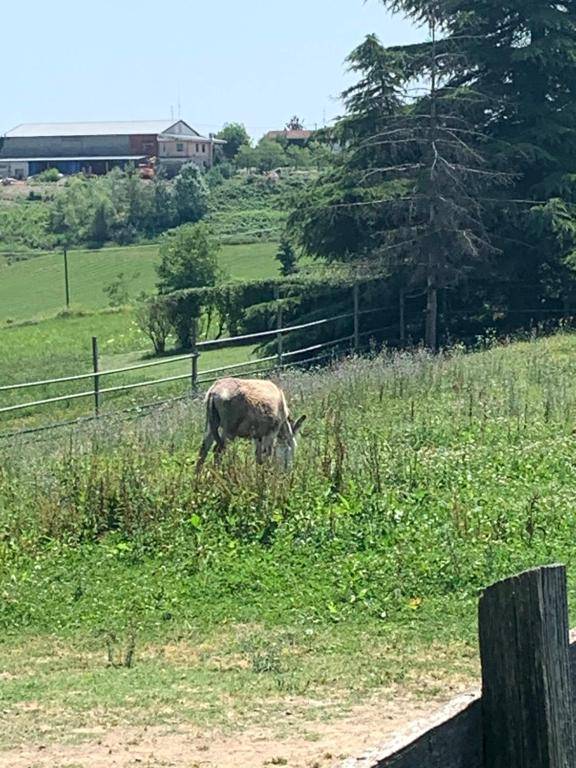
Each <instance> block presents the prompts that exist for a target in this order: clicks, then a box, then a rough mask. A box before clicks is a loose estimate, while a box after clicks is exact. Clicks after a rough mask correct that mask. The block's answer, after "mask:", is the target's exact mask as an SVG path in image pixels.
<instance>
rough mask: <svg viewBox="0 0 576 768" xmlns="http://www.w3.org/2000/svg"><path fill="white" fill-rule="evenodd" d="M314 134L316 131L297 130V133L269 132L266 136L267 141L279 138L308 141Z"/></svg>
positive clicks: (289, 131)
mask: <svg viewBox="0 0 576 768" xmlns="http://www.w3.org/2000/svg"><path fill="white" fill-rule="evenodd" d="M313 133H314V131H305V130H304V129H302V130H297V131H293V130H286V129H285V130H283V131H268V133H267V134H266V137H265V138H267V139H277V138H279V137H281V136H283V137H284V138H285V139H288V140H289V141H290V140H292V141H306V140H308V139H309V138H310V137H311V136H312V134H313Z"/></svg>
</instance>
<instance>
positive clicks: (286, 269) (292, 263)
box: [276, 236, 298, 277]
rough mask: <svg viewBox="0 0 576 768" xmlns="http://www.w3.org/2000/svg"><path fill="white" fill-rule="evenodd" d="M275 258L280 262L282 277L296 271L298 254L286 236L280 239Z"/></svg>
mask: <svg viewBox="0 0 576 768" xmlns="http://www.w3.org/2000/svg"><path fill="white" fill-rule="evenodd" d="M276 258H277V259H278V261H279V262H280V264H281V267H280V272H281V273H282V275H284V277H286V276H288V275H293V274H295V273H296V272H298V256H297V255H296V251H295V250H294V246H293V245H292V243H291V242H290V240H289V239H288V237H286V236H284V237H283V238H282V240H281V241H280V246H279V248H278V252H277V253H276Z"/></svg>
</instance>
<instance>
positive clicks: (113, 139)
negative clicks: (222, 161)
mask: <svg viewBox="0 0 576 768" xmlns="http://www.w3.org/2000/svg"><path fill="white" fill-rule="evenodd" d="M219 143H222V142H220V141H219V140H218V139H214V138H213V137H212V136H210V137H208V138H206V137H205V136H201V135H200V134H199V133H198V132H197V131H196V130H194V128H192V127H191V126H190V125H189V124H188V123H186V122H185V121H184V120H176V121H174V120H137V121H124V122H116V121H114V122H88V123H25V124H23V125H19V126H17V127H16V128H13V129H12V130H11V131H8V132H7V133H6V134H5V135H4V136H3V137H2V139H0V178H3V177H7V176H12V177H15V178H21V179H24V178H26V177H28V176H34V175H36V174H37V173H40V172H41V171H44V170H46V169H47V168H57V169H58V170H59V171H60V172H61V173H64V174H72V173H80V172H82V171H85V172H89V173H94V174H103V173H106V172H107V171H109V170H110V169H112V168H116V167H120V168H124V167H125V166H126V165H129V164H134V165H138V164H140V163H144V162H148V161H149V160H150V159H151V158H156V161H157V163H158V164H159V165H160V166H163V167H164V168H165V170H166V171H167V173H168V174H169V175H172V174H174V173H176V172H177V171H178V170H179V168H180V167H181V166H182V165H183V164H185V163H189V162H193V163H196V164H197V165H198V166H200V167H202V168H210V167H211V166H212V163H213V159H214V146H215V145H216V144H219Z"/></svg>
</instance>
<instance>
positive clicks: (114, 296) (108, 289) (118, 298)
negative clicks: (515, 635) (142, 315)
mask: <svg viewBox="0 0 576 768" xmlns="http://www.w3.org/2000/svg"><path fill="white" fill-rule="evenodd" d="M102 290H103V291H104V293H105V294H106V296H107V297H108V304H109V306H111V307H122V306H124V305H126V304H128V302H129V301H130V294H129V292H128V285H127V282H126V275H125V274H124V273H123V272H119V273H118V274H117V275H116V277H115V278H114V279H113V280H112V282H111V283H108V285H105V286H104V287H103V288H102Z"/></svg>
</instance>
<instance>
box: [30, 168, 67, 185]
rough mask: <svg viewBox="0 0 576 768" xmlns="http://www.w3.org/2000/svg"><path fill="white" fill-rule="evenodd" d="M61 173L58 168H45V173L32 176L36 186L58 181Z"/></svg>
mask: <svg viewBox="0 0 576 768" xmlns="http://www.w3.org/2000/svg"><path fill="white" fill-rule="evenodd" d="M61 175H62V174H61V173H60V171H59V170H58V168H46V170H45V171H42V172H41V173H38V174H37V175H36V176H34V179H33V181H34V183H38V184H45V183H53V182H55V181H59V180H60V177H61Z"/></svg>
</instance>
